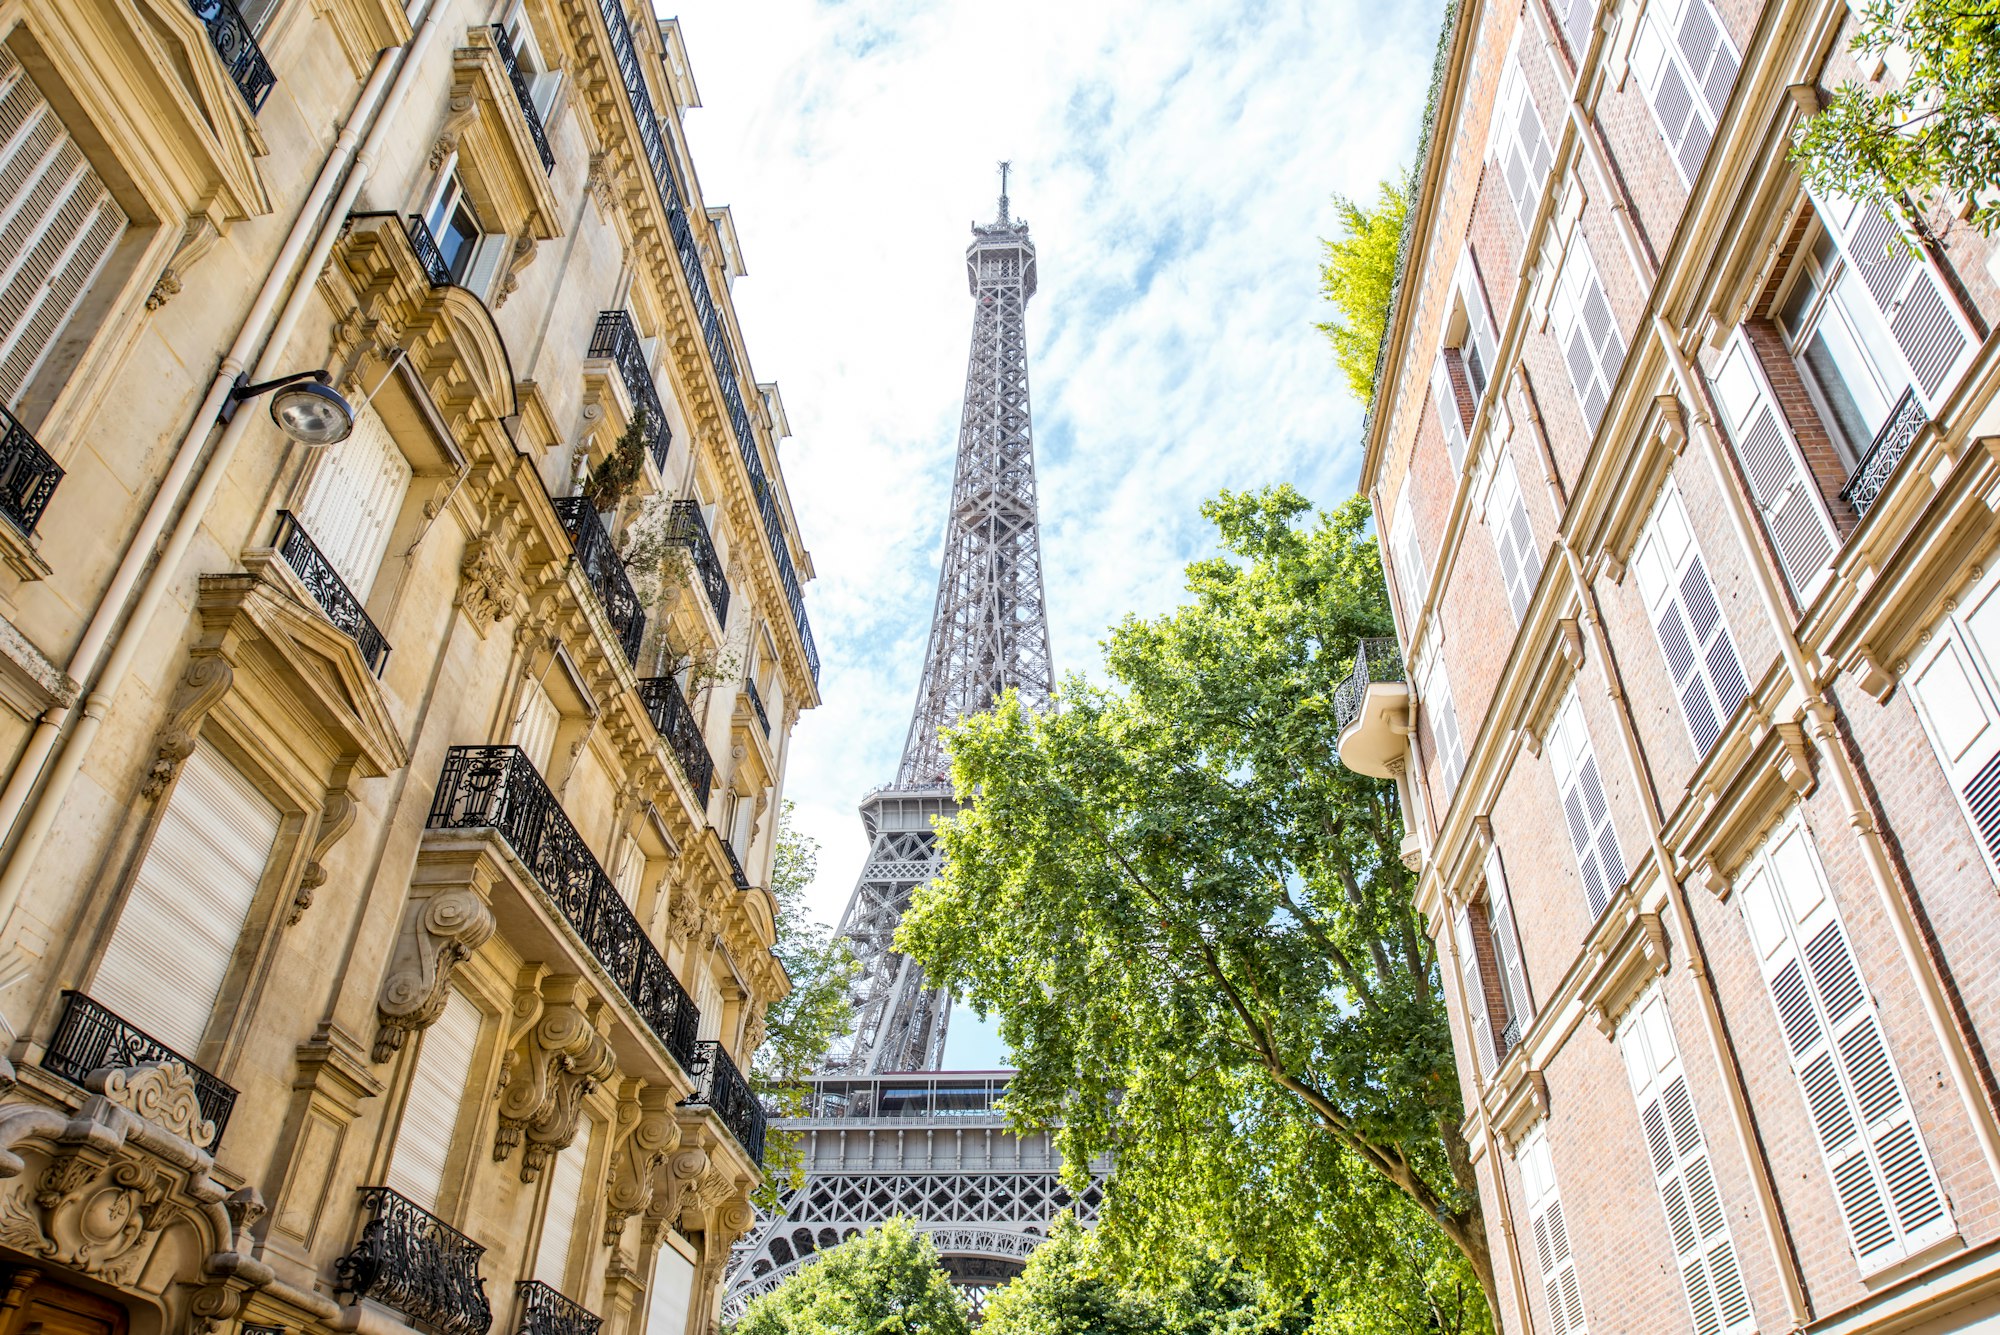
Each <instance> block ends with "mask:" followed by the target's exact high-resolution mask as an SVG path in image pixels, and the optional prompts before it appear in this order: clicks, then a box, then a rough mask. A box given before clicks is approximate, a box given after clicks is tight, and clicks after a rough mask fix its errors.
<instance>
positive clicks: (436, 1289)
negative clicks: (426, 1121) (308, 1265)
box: [334, 1187, 493, 1335]
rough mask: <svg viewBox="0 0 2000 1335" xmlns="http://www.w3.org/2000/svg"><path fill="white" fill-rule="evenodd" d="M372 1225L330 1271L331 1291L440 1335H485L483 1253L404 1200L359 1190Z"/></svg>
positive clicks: (489, 1319)
mask: <svg viewBox="0 0 2000 1335" xmlns="http://www.w3.org/2000/svg"><path fill="white" fill-rule="evenodd" d="M361 1204H362V1208H364V1209H366V1210H367V1211H368V1212H369V1214H370V1216H371V1218H370V1219H369V1220H368V1222H367V1224H365V1225H364V1226H363V1227H362V1229H361V1239H360V1241H358V1242H356V1243H355V1244H354V1250H353V1251H351V1252H349V1253H348V1254H347V1255H345V1256H343V1257H341V1258H340V1260H339V1261H338V1262H337V1263H336V1264H335V1266H334V1274H335V1277H336V1288H337V1289H338V1291H339V1292H342V1293H351V1294H353V1295H354V1296H355V1297H356V1298H373V1299H374V1300H375V1301H376V1302H378V1303H382V1304H383V1305H385V1306H388V1307H393V1308H395V1309H396V1310H397V1311H399V1312H401V1313H402V1314H403V1315H404V1316H407V1317H413V1318H415V1319H416V1320H418V1321H421V1322H423V1323H424V1324H425V1325H427V1326H430V1327H431V1328H433V1329H434V1330H437V1331H438V1332H440V1335H486V1330H487V1328H488V1327H489V1326H491V1325H492V1324H493V1309H492V1307H491V1306H490V1305H489V1304H488V1303H487V1301H486V1281H485V1280H484V1279H483V1278H481V1277H480V1274H479V1258H480V1257H481V1256H482V1255H484V1254H485V1251H486V1249H485V1248H484V1247H482V1246H480V1245H479V1244H478V1243H476V1242H474V1241H473V1240H472V1239H471V1238H468V1237H466V1236H465V1235H464V1234H463V1233H461V1232H459V1231H458V1230H457V1229H455V1228H453V1227H452V1226H451V1225H450V1224H447V1223H445V1222H444V1220H442V1219H439V1218H438V1217H437V1216H436V1215H434V1214H432V1213H431V1212H430V1211H429V1210H426V1209H424V1208H423V1206H421V1205H418V1204H417V1203H416V1202H415V1201H412V1200H410V1199H409V1198H408V1197H405V1196H400V1195H398V1194H397V1193H395V1192H393V1191H391V1190H389V1188H387V1187H363V1188H362V1189H361Z"/></svg>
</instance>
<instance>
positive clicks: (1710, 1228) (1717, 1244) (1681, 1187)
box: [1618, 986, 1757, 1335]
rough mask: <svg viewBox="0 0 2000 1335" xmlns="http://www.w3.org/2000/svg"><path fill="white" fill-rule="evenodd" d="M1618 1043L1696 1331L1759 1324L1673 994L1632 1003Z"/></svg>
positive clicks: (1714, 1334) (1712, 1334) (1730, 1333)
mask: <svg viewBox="0 0 2000 1335" xmlns="http://www.w3.org/2000/svg"><path fill="white" fill-rule="evenodd" d="M1618 1046H1619V1049H1620V1050H1621V1051H1622V1052H1623V1053H1624V1056H1625V1070H1626V1073H1627V1074H1628V1075H1629V1076H1630V1077H1631V1079H1632V1097H1633V1098H1634V1099H1635V1100H1637V1101H1638V1104H1639V1126H1640V1128H1641V1129H1642V1130H1643V1131H1644V1133H1645V1138H1646V1152H1647V1155H1648V1157H1649V1158H1650V1159H1651V1161H1652V1165H1653V1182H1654V1185H1655V1186H1657V1187H1658V1188H1659V1192H1660V1204H1661V1205H1662V1206H1664V1207H1665V1208H1666V1212H1667V1233H1668V1236H1669V1237H1671V1238H1672V1239H1673V1244H1674V1253H1675V1263H1676V1267H1677V1268H1678V1269H1679V1271H1680V1274H1681V1286H1682V1288H1683V1290H1684V1291H1685V1292H1686V1294H1687V1300H1688V1309H1689V1310H1690V1311H1691V1312H1692V1313H1693V1315H1694V1329H1695V1332H1696V1335H1735V1333H1736V1332H1740V1331H1751V1330H1755V1329H1756V1325H1757V1323H1756V1320H1755V1318H1754V1316H1753V1315H1752V1313H1751V1311H1750V1296H1749V1294H1748V1293H1746V1292H1745V1291H1744V1287H1743V1272H1742V1270H1741V1268H1740V1267H1739V1266H1738V1265H1737V1262H1736V1245H1735V1243H1734V1242H1733V1241H1732V1240H1731V1238H1730V1236H1729V1220H1728V1217H1727V1216H1726V1215H1725V1214H1724V1213H1723V1208H1722V1197H1721V1194H1720V1193H1719V1192H1718V1191H1717V1190H1716V1186H1715V1174H1714V1172H1713V1171H1712V1169H1711V1166H1710V1162H1709V1154H1708V1142H1707V1141H1706V1139H1704V1138H1703V1136H1702V1133H1701V1123H1700V1122H1699V1121H1698V1120H1697V1119H1696V1117H1695V1110H1694V1100H1693V1098H1692V1097H1691V1096H1690V1095H1689V1093H1688V1083H1687V1075H1686V1073H1685V1072H1684V1071H1683V1070H1682V1068H1681V1057H1680V1049H1679V1047H1678V1046H1677V1045H1676V1044H1675V1042H1674V1033H1673V1026H1672V1024H1671V1023H1670V1022H1669V1020H1668V1017H1667V1002H1666V997H1665V995H1664V994H1663V993H1662V992H1661V990H1660V989H1659V988H1658V987H1657V986H1656V987H1654V988H1653V989H1652V990H1651V991H1650V992H1649V993H1648V995H1647V996H1646V997H1645V998H1644V999H1643V1000H1641V1001H1640V1002H1639V1003H1638V1004H1637V1005H1636V1006H1634V1007H1633V1008H1632V1011H1631V1013H1630V1015H1629V1016H1628V1017H1627V1018H1626V1021H1625V1023H1624V1025H1623V1026H1622V1027H1621V1028H1620V1030H1619V1033H1618Z"/></svg>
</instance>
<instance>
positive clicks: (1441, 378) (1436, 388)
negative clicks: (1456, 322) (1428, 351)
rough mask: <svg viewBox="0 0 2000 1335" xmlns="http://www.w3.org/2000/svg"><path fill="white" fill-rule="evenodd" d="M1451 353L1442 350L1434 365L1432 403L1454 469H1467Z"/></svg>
mask: <svg viewBox="0 0 2000 1335" xmlns="http://www.w3.org/2000/svg"><path fill="white" fill-rule="evenodd" d="M1450 361H1451V350H1450V349H1449V348H1439V349H1438V354H1437V359H1436V360H1435V361H1433V362H1432V363H1431V402H1432V404H1434V405H1435V406H1436V408H1437V415H1438V425H1439V426H1440V427H1442V428H1443V430H1444V447H1445V451H1446V452H1447V453H1448V454H1450V455H1451V464H1452V467H1454V468H1463V467H1465V418H1464V416H1463V414H1461V413H1460V412H1459V408H1458V386H1457V383H1456V382H1455V381H1454V380H1453V378H1452V374H1451V364H1450Z"/></svg>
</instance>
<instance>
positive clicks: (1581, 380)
mask: <svg viewBox="0 0 2000 1335" xmlns="http://www.w3.org/2000/svg"><path fill="white" fill-rule="evenodd" d="M1550 313H1551V315H1552V316H1553V318H1554V322H1555V323H1554V328H1555V335H1556V345H1557V346H1558V347H1560V348H1561V349H1562V354H1563V364H1564V365H1565V366H1566V367H1568V368H1569V380H1570V384H1571V386H1573V387H1574V388H1575V390H1576V398H1577V402H1578V404H1580V405H1581V406H1582V408H1583V420H1584V421H1585V422H1587V423H1589V425H1590V429H1591V430H1592V431H1593V432H1594V431H1596V430H1597V424H1598V423H1599V422H1601V421H1603V420H1604V409H1605V406H1606V405H1607V404H1608V403H1609V402H1610V400H1611V387H1612V386H1613V385H1615V384H1617V383H1618V372H1619V369H1620V368H1621V367H1623V366H1624V365H1625V341H1624V340H1623V339H1622V338H1620V337H1619V334H1618V322H1617V321H1616V320H1615V319H1613V318H1612V315H1611V302H1610V300H1609V299H1608V298H1606V296H1605V295H1604V284H1603V282H1602V281H1601V280H1599V278H1598V276H1597V261H1596V260H1594V259H1592V258H1591V255H1590V246H1589V245H1588V244H1587V243H1586V242H1585V241H1584V239H1583V233H1582V231H1581V230H1580V229H1579V230H1578V232H1577V233H1576V235H1574V236H1572V237H1571V238H1570V242H1569V252H1568V253H1567V254H1566V255H1564V256H1563V265H1562V271H1561V273H1559V274H1558V275H1557V277H1556V290H1555V296H1554V299H1553V301H1552V303H1551V305H1550Z"/></svg>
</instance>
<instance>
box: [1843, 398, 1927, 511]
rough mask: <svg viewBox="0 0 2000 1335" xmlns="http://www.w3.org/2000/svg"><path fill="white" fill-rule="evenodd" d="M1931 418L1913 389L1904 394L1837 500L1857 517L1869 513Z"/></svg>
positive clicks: (1876, 434) (1897, 401)
mask: <svg viewBox="0 0 2000 1335" xmlns="http://www.w3.org/2000/svg"><path fill="white" fill-rule="evenodd" d="M1930 420H1931V419H1930V415H1929V414H1928V413H1926V412H1925V411H1924V405H1923V404H1921V403H1919V402H1917V392H1916V391H1915V390H1914V389H1906V390H1904V391H1903V397H1902V398H1900V399H1897V400H1896V406H1895V407H1894V408H1893V409H1891V410H1890V413H1889V420H1888V421H1886V422H1884V423H1883V424H1882V429H1881V430H1880V431H1878V432H1876V433H1875V440H1874V443H1873V444H1871V445H1870V446H1869V447H1868V453H1867V455H1866V456H1865V457H1864V458H1863V459H1862V460H1861V462H1860V463H1859V464H1858V465H1856V467H1855V469H1854V476H1852V477H1850V478H1848V479H1847V485H1846V486H1845V487H1843V488H1842V489H1841V492H1840V499H1842V500H1843V501H1846V502H1847V503H1848V504H1849V505H1851V506H1853V507H1854V513H1855V514H1856V515H1865V514H1867V513H1868V507H1869V506H1871V505H1873V504H1875V501H1876V498H1877V497H1879V496H1880V495H1881V494H1882V492H1883V490H1884V489H1885V488H1887V487H1888V485H1889V479H1890V478H1891V477H1892V476H1894V474H1895V472H1896V465H1897V464H1899V463H1901V462H1903V456H1904V455H1905V454H1908V453H1909V452H1910V446H1911V445H1912V444H1914V443H1915V442H1916V439H1917V437H1918V436H1919V435H1921V434H1922V432H1923V429H1924V427H1926V426H1927V425H1929V423H1930Z"/></svg>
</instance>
